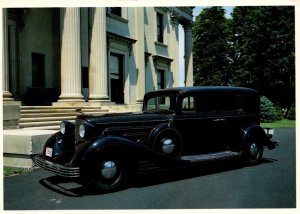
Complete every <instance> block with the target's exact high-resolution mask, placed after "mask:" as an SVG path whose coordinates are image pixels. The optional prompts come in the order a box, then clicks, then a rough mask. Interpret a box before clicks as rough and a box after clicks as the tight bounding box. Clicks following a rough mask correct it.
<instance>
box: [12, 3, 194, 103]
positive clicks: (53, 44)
mask: <svg viewBox="0 0 300 214" xmlns="http://www.w3.org/2000/svg"><path fill="white" fill-rule="evenodd" d="M172 10H173V9H170V8H167V7H146V8H141V7H137V8H134V7H130V8H129V7H123V8H121V13H122V15H121V17H120V16H117V15H114V14H112V13H110V12H109V10H108V12H106V20H105V22H104V23H106V24H105V25H106V37H107V45H106V46H107V47H106V50H104V49H105V48H104V49H103V50H102V51H103V53H105V54H107V74H108V75H107V88H108V96H110V97H111V96H112V94H113V93H114V91H113V90H114V89H112V88H111V87H112V85H111V79H114V78H115V77H114V74H113V73H112V72H111V71H110V68H112V67H113V66H115V65H114V64H113V63H114V62H113V61H112V60H115V56H118V57H121V59H122V60H121V62H122V63H123V67H122V72H123V73H122V76H123V86H124V103H125V104H136V103H138V102H140V101H141V100H142V99H143V95H144V93H145V92H148V91H152V90H156V89H158V81H159V80H158V79H159V78H158V71H161V70H163V71H164V78H163V79H164V80H165V84H164V86H165V87H168V88H169V87H176V86H178V83H179V80H178V78H179V75H178V73H179V57H178V56H179V54H178V52H179V46H178V43H179V41H178V22H177V24H175V25H174V21H173V18H172V17H171V11H172ZM16 11H17V12H16V14H18V11H23V15H21V16H20V15H16V17H17V18H16V23H17V24H15V25H16V26H18V29H17V30H16V35H15V36H16V38H17V39H16V43H17V45H15V49H16V51H15V52H16V53H17V54H16V55H15V56H10V58H11V59H10V61H11V62H14V61H17V62H18V64H19V67H18V68H14V69H13V70H15V71H14V72H13V74H10V75H11V76H14V78H13V81H12V83H13V85H14V86H13V88H14V87H15V88H20V90H19V95H20V96H19V97H20V99H21V100H22V99H23V97H24V95H25V94H26V91H27V89H28V88H31V87H32V86H33V85H32V82H33V80H32V70H33V68H32V53H37V54H42V55H43V56H44V57H45V84H44V87H46V88H56V89H57V90H58V91H60V88H61V84H64V83H63V81H62V80H61V73H62V72H63V71H62V69H61V55H63V54H62V52H61V51H62V50H61V43H62V34H63V33H64V32H62V30H61V23H62V21H63V19H64V17H63V16H62V13H61V9H60V8H47V9H46V8H30V9H26V10H24V9H16ZM176 11H177V14H178V12H179V13H180V9H176ZM157 13H159V14H162V15H163V21H162V26H163V42H158V41H157ZM92 14H93V13H92V11H91V8H80V64H81V67H82V71H81V80H82V81H81V93H82V95H83V96H84V99H85V100H86V101H88V100H89V83H88V82H89V81H90V80H89V74H88V73H89V72H90V71H89V70H90V68H89V67H90V66H89V64H90V57H91V55H90V54H91V52H90V51H91V46H90V45H91V40H92V38H91V36H92V30H93V28H94V27H95V26H94V25H93V24H94V23H93V17H92ZM176 16H177V15H176ZM189 19H191V18H189ZM10 23H13V22H10ZM20 25H21V27H20ZM96 35H98V34H96ZM101 36H103V35H100V37H99V38H97V39H100V40H101V39H103V38H101ZM68 38H69V37H68ZM103 47H104V46H103ZM104 61H105V60H104ZM11 67H12V66H11ZM16 76H18V77H16ZM70 81H71V80H70ZM15 84H17V85H18V87H16V86H15ZM76 87H77V86H76ZM11 88H12V87H11ZM15 91H17V89H14V90H13V92H15Z"/></svg>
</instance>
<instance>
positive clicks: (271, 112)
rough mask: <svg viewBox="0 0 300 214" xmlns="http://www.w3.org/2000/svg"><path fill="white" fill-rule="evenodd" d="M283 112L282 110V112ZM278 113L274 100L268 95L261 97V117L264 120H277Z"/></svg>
mask: <svg viewBox="0 0 300 214" xmlns="http://www.w3.org/2000/svg"><path fill="white" fill-rule="evenodd" d="M280 113H281V112H280ZM277 118H278V114H277V111H276V108H275V106H274V104H273V103H272V101H270V100H269V99H268V98H267V97H265V96H262V97H261V98H260V119H261V121H262V122H272V121H275V120H277Z"/></svg>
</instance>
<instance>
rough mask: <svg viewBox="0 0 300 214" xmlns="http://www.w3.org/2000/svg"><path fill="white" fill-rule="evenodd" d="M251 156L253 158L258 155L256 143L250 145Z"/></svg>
mask: <svg viewBox="0 0 300 214" xmlns="http://www.w3.org/2000/svg"><path fill="white" fill-rule="evenodd" d="M250 154H251V155H252V156H256V155H257V154H258V148H257V145H256V143H252V144H251V145H250Z"/></svg>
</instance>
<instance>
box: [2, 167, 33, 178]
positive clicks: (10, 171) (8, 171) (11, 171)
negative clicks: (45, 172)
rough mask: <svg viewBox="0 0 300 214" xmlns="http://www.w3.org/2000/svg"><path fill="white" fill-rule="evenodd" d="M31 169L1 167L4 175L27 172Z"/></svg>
mask: <svg viewBox="0 0 300 214" xmlns="http://www.w3.org/2000/svg"><path fill="white" fill-rule="evenodd" d="M31 171H32V170H31V169H23V168H15V167H6V166H5V167H4V168H3V174H4V176H12V175H18V174H24V173H29V172H31Z"/></svg>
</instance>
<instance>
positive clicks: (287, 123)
mask: <svg viewBox="0 0 300 214" xmlns="http://www.w3.org/2000/svg"><path fill="white" fill-rule="evenodd" d="M260 125H261V126H262V127H263V128H295V127H296V121H295V120H287V119H284V120H279V121H275V122H271V123H261V124H260Z"/></svg>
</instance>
